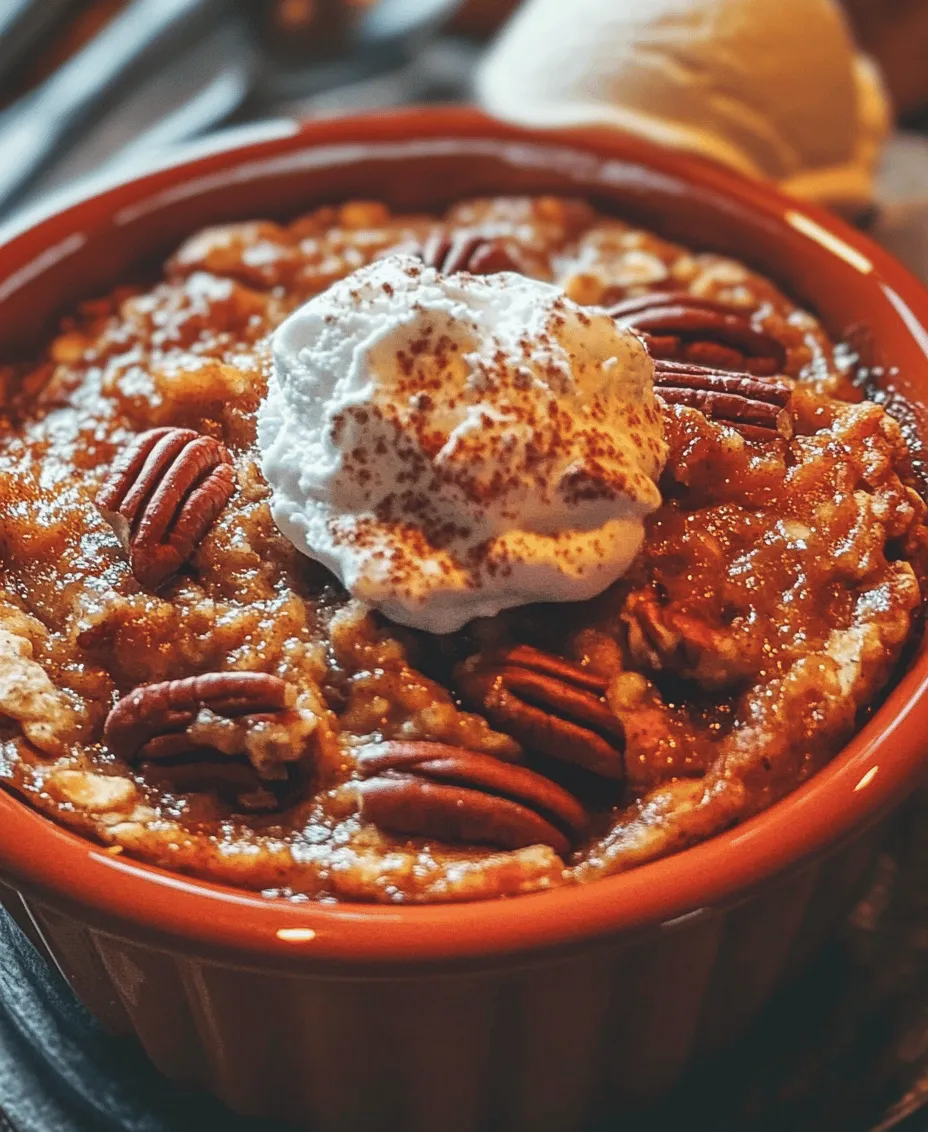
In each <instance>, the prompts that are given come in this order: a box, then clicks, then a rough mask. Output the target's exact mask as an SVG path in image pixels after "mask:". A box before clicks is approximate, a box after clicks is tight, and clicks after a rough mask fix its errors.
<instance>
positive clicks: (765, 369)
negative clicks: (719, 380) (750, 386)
mask: <svg viewBox="0 0 928 1132" xmlns="http://www.w3.org/2000/svg"><path fill="white" fill-rule="evenodd" d="M609 313H610V314H611V315H612V317H613V318H614V319H615V320H616V322H618V323H619V325H620V326H626V327H630V328H632V329H634V330H638V331H640V332H641V333H642V334H644V335H645V336H646V338H647V340H648V350H649V351H650V353H651V356H652V357H654V358H664V359H667V360H670V361H683V362H694V363H695V364H697V365H702V366H709V367H712V368H714V369H724V370H735V371H739V372H742V373H744V372H746V373H752V374H763V375H771V374H776V373H782V372H783V370H784V368H785V366H786V347H785V346H784V345H783V343H782V342H780V341H779V339H777V338H774V337H773V335H772V334H767V333H766V332H765V331H763V330H758V329H757V327H755V326H754V325H753V323H752V322H751V321H750V319H749V318H747V317H745V315H744V314H743V313H742V312H741V311H739V310H736V309H735V308H734V307H729V306H726V305H725V304H724V303H719V302H716V301H715V300H713V299H701V298H699V297H698V296H696V295H688V294H685V293H680V294H678V293H675V292H674V293H670V294H657V293H654V294H650V295H638V296H636V297H635V298H633V299H625V300H624V301H623V302H621V303H617V304H616V305H615V306H613V307H611V308H610V309H609Z"/></svg>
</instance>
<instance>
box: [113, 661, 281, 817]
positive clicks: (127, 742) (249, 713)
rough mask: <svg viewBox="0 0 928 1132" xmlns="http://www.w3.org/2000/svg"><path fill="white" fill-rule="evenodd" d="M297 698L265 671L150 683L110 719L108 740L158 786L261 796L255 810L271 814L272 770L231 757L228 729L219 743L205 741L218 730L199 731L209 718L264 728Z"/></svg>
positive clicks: (125, 698)
mask: <svg viewBox="0 0 928 1132" xmlns="http://www.w3.org/2000/svg"><path fill="white" fill-rule="evenodd" d="M294 699H295V696H294V694H293V689H292V688H291V687H290V686H289V685H288V684H287V683H286V682H285V681H283V680H281V679H280V678H279V677H278V676H271V675H269V674H267V673H265V672H209V673H207V674H206V675H203V676H190V677H188V678H187V679H185V680H165V681H163V682H162V683H159V684H143V685H142V686H141V687H138V688H136V689H134V690H133V691H132V692H130V693H129V694H128V695H126V696H123V698H122V699H121V700H120V701H119V702H118V703H117V704H116V706H115V707H114V708H113V709H112V711H111V712H110V713H109V715H108V716H107V718H106V723H105V724H104V727H103V738H104V740H105V742H106V744H107V745H108V746H109V748H110V750H111V751H112V752H113V753H114V754H115V755H118V756H119V757H120V758H123V759H125V760H126V761H127V762H132V763H140V764H143V765H144V767H145V772H146V778H147V779H148V780H149V781H151V782H153V783H163V784H165V783H166V784H170V785H171V786H172V787H173V788H174V789H175V790H178V791H181V792H185V791H190V790H219V791H221V792H223V793H230V792H231V793H232V794H234V795H236V796H254V798H252V802H253V804H251V805H250V806H249V807H248V808H252V809H256V808H268V806H267V805H264V804H260V800H261V798H262V797H263V798H264V800H265V801H268V800H270V799H272V797H273V796H271V795H270V792H269V791H268V789H267V787H268V781H267V780H268V778H270V777H272V775H271V771H270V769H269V768H267V767H264V768H262V770H263V774H262V773H259V771H258V769H257V768H256V767H255V766H253V765H252V764H251V762H249V760H248V759H247V758H244V757H241V756H240V755H239V753H238V752H237V751H236V752H235V753H232V754H229V753H228V752H227V750H225V749H224V747H225V746H226V744H225V743H224V742H223V740H224V739H225V738H226V736H224V735H223V733H222V730H221V729H216V730H215V731H213V732H212V734H214V735H215V741H214V742H212V743H209V742H208V740H204V736H209V735H210V734H211V731H210V729H209V728H208V727H205V728H204V727H202V726H197V725H198V724H199V722H200V721H201V720H202V718H203V717H204V714H206V715H207V718H212V719H217V718H218V719H219V720H222V719H224V720H227V721H238V722H239V723H241V724H246V725H249V726H253V727H257V726H260V725H261V724H262V723H264V722H267V721H269V720H273V719H275V718H277V717H279V716H280V715H282V713H284V712H286V711H287V710H289V709H290V708H291V706H292V702H293V700H294ZM273 778H274V779H275V780H277V781H280V782H283V781H285V780H286V778H287V774H286V769H285V768H284V767H283V766H282V765H281V766H279V767H277V768H276V773H274V774H273ZM255 798H257V799H258V804H254V802H255ZM273 802H276V799H273ZM273 802H271V804H273Z"/></svg>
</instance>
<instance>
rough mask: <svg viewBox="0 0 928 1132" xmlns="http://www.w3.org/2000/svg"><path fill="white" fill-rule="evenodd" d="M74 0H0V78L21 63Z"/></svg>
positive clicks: (4, 77)
mask: <svg viewBox="0 0 928 1132" xmlns="http://www.w3.org/2000/svg"><path fill="white" fill-rule="evenodd" d="M73 7H74V0H3V3H2V4H0V79H3V80H5V79H6V78H7V77H8V76H9V74H10V73H11V72H12V71H15V70H16V69H17V68H18V67H21V66H22V64H23V63H25V62H26V61H27V60H28V59H29V56H30V55H31V54H32V52H34V51H35V50H36V48H37V47H38V46H39V44H40V43H41V42H42V39H43V37H44V36H46V35H47V34H48V32H49V31H50V30H51V29H52V28H53V27H54V26H55V25H56V24H57V23H58V21H59V20H60V19H61V18H62V16H64V15H65V14H66V13H67V12H68V10H69V9H71V8H73Z"/></svg>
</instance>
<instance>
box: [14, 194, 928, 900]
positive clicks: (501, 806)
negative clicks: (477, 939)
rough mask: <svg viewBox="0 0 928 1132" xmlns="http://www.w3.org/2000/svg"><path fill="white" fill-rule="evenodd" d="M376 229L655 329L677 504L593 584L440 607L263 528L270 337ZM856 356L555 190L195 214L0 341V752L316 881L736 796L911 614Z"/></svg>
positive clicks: (595, 852) (673, 837) (886, 432)
mask: <svg viewBox="0 0 928 1132" xmlns="http://www.w3.org/2000/svg"><path fill="white" fill-rule="evenodd" d="M397 249H400V250H403V251H406V252H408V251H409V250H410V249H419V250H420V252H419V254H420V255H421V258H423V259H424V260H425V261H426V262H427V263H431V264H432V265H433V266H437V267H439V268H440V269H441V270H445V271H454V270H461V269H467V270H469V271H472V272H476V273H479V274H487V273H491V272H496V271H499V270H516V271H519V272H521V273H523V274H525V275H527V276H531V277H533V278H536V279H539V280H544V281H551V282H554V283H556V284H557V285H558V286H559V287H561V288H562V289H563V291H564V292H565V294H566V295H567V296H568V297H569V298H570V299H572V300H573V301H574V302H578V303H581V304H584V305H587V306H596V307H603V308H606V309H608V310H610V311H611V312H612V314H613V317H615V318H616V319H617V320H622V322H623V325H633V326H634V327H635V328H636V329H637V330H638V331H639V332H640V333H641V334H642V335H644V336H645V340H646V342H647V344H648V347H649V350H650V351H651V353H652V355H653V356H654V357H655V358H657V359H658V362H657V376H656V382H655V385H656V391H657V393H658V394H659V395H662V399H663V401H664V413H665V439H666V441H667V444H668V446H669V457H668V460H667V464H666V468H665V471H664V474H663V477H662V479H661V483H660V490H661V495H662V499H663V503H662V505H661V506H660V508H659V509H658V510H657V511H656V512H655V513H654V514H653V515H652V516H651V517H650V518H649V519H648V520H647V525H646V538H645V543H644V546H643V548H642V550H641V552H640V553H639V555H638V556H637V558H636V559H635V561H634V563H633V565H632V567H631V569H630V570H629V572H628V573H627V574H626V575H625V576H624V577H622V578H621V579H620V580H619V581H618V582H617V583H615V584H614V585H613V586H612V587H611V588H609V589H608V590H607V591H606V592H604V593H603V594H601V595H600V596H599V597H597V598H594V599H592V600H590V601H584V602H579V603H571V604H567V603H560V604H553V605H535V606H528V607H523V608H521V609H517V610H514V611H510V612H507V613H503V614H500V615H498V616H496V617H493V618H488V619H484V620H478V621H476V622H474V623H472V624H471V625H469V626H468V627H467V628H465V629H464V630H462V631H460V632H458V633H453V634H448V635H445V636H435V635H432V634H428V633H423V632H419V631H416V630H412V629H404V628H400V627H398V626H396V625H394V624H392V623H391V622H390V621H388V620H387V619H385V618H383V617H381V616H379V615H376V614H372V613H371V612H370V611H369V610H368V609H366V608H365V607H364V606H363V605H361V604H360V603H358V602H356V601H353V600H351V599H350V598H348V597H347V595H346V594H345V593H344V591H343V590H341V588H340V587H339V585H338V584H337V583H336V582H335V580H334V579H333V577H332V576H331V575H330V574H329V573H328V572H327V571H326V570H325V569H323V568H322V567H321V566H319V565H317V564H315V563H313V562H312V561H310V560H309V559H307V558H305V557H304V556H303V555H301V554H300V553H299V552H298V551H296V550H295V549H294V547H293V546H292V545H291V543H290V542H289V541H288V540H287V539H285V538H284V537H283V536H282V535H281V534H280V533H279V531H278V530H277V528H276V527H275V525H274V523H273V521H272V519H271V515H270V508H269V490H268V486H267V484H266V482H265V481H264V478H263V476H262V474H261V472H260V470H259V464H258V459H257V454H256V424H255V418H256V413H257V410H258V407H259V405H260V403H261V401H262V399H263V398H264V396H265V394H266V391H267V374H268V362H269V351H268V342H267V340H268V336H269V334H270V332H271V331H272V330H274V328H275V327H277V326H278V325H280V323H281V322H282V321H283V320H284V318H285V317H286V316H287V315H288V314H289V313H290V312H291V311H292V310H294V309H295V308H296V307H297V306H298V305H300V304H301V303H302V302H304V301H305V300H306V299H308V298H309V297H311V296H313V295H316V294H318V293H320V292H322V291H323V290H324V289H326V288H327V287H329V286H330V285H331V284H332V283H333V282H335V281H337V280H339V279H342V278H343V277H345V276H347V275H348V274H349V273H350V272H352V271H354V270H355V269H357V268H358V267H360V266H362V265H364V264H366V263H369V262H372V261H373V260H375V259H376V258H378V257H381V256H383V255H385V254H387V253H389V252H391V251H393V250H397ZM841 357H842V355H841V354H840V353H836V351H835V348H834V346H833V344H832V343H831V342H830V341H829V339H828V337H827V336H826V334H825V333H824V332H823V330H822V328H821V327H820V326H819V325H818V323H817V322H816V321H815V319H814V318H812V317H811V316H810V315H809V314H807V313H805V312H803V311H800V310H798V309H797V308H796V307H795V306H794V305H793V304H792V303H790V302H789V301H788V300H787V299H786V298H785V297H784V296H783V295H782V294H780V293H779V292H778V291H777V290H776V289H775V288H774V287H773V285H772V284H770V283H769V282H768V281H766V280H764V279H763V278H761V277H759V276H757V275H756V274H753V273H751V272H749V271H748V270H747V269H746V268H744V267H742V266H741V265H739V264H737V263H735V262H733V261H731V260H729V259H725V258H722V257H719V256H715V255H709V254H696V253H693V252H690V251H687V250H686V249H684V248H681V247H678V246H675V245H672V244H669V243H666V242H664V241H662V240H660V239H659V238H657V237H656V236H654V235H652V234H650V233H647V232H642V231H639V230H636V229H634V228H632V227H630V226H629V225H627V224H624V223H622V222H621V221H618V220H614V219H611V218H608V217H605V216H602V215H600V214H597V213H596V212H594V211H593V210H592V209H591V208H589V207H588V206H586V205H585V204H582V203H580V202H576V201H565V200H559V199H549V198H536V199H514V198H505V199H498V200H477V201H468V202H464V203H462V204H460V205H458V206H456V207H454V208H453V209H451V210H450V211H449V213H448V214H447V215H446V216H444V217H443V218H441V219H440V220H436V219H435V218H434V217H429V216H393V215H391V214H390V213H388V211H387V210H386V209H385V208H383V207H382V206H380V205H377V204H371V203H366V202H355V203H352V204H348V205H346V206H344V207H342V208H340V209H322V210H318V211H316V212H315V213H312V214H311V215H309V216H307V217H303V218H301V219H299V220H297V221H295V222H294V223H292V224H290V225H288V226H285V227H284V226H278V225H276V224H271V223H267V222H256V223H251V224H240V225H235V226H231V227H224V228H220V229H211V230H208V231H206V232H203V233H200V234H199V235H197V236H195V237H194V238H193V239H191V240H190V241H188V242H187V243H186V244H185V245H184V246H183V247H182V248H181V249H180V250H179V251H178V252H177V254H176V255H175V256H174V257H173V258H172V259H171V260H170V261H169V262H168V264H167V266H166V269H165V272H164V277H163V278H162V279H161V280H160V281H159V282H157V283H155V284H154V285H152V286H138V287H129V286H127V287H122V288H119V289H117V290H116V291H114V292H113V293H112V294H111V295H109V296H107V297H106V298H103V299H99V300H93V301H91V302H88V303H85V304H83V305H82V306H81V307H80V308H79V309H78V311H77V312H76V314H75V315H73V316H72V317H71V318H69V319H67V320H66V321H65V323H64V325H63V327H62V329H61V332H60V333H59V334H58V335H57V337H55V339H54V340H53V341H52V342H51V343H50V344H49V346H48V349H47V350H46V352H45V354H44V355H43V357H42V358H41V359H40V360H39V361H38V362H36V363H34V364H32V365H28V366H19V365H17V366H7V367H0V412H2V414H3V423H2V428H0V433H2V438H0V777H2V779H3V781H4V782H5V783H6V784H7V785H8V786H9V787H10V788H12V789H14V790H16V791H18V792H19V793H20V794H21V795H22V796H24V797H25V798H27V799H28V800H29V801H30V802H31V803H32V804H33V805H35V806H36V807H38V808H39V809H41V810H42V811H44V812H46V813H48V814H50V815H51V816H53V817H54V818H56V819H57V820H59V821H61V822H64V823H65V824H67V825H70V826H71V827H73V828H75V829H77V830H80V831H82V832H83V833H85V834H86V835H88V836H91V837H94V838H96V839H97V840H99V841H101V842H103V843H104V844H106V845H109V846H111V847H112V848H113V850H114V851H116V852H126V853H128V854H131V855H133V856H136V857H138V858H140V859H143V860H146V861H149V862H152V863H155V864H158V865H162V866H165V867H168V868H171V869H175V870H180V871H184V872H187V873H191V874H195V875H198V876H202V877H206V878H209V879H213V880H219V881H224V882H228V883H231V884H234V885H240V886H243V887H246V888H249V889H253V890H261V891H265V892H268V893H270V894H277V895H283V896H300V897H312V898H318V899H341V900H355V899H359V900H381V901H428V900H464V899H476V898H483V897H491V896H499V895H511V894H516V893H520V892H527V891H533V890H538V889H543V888H547V887H550V886H553V885H560V884H568V883H576V882H580V881H586V880H592V879H595V878H597V877H600V876H603V875H608V874H611V873H615V872H618V871H621V870H623V869H628V868H631V867H633V866H635V865H637V864H640V863H642V862H644V861H647V860H650V859H653V858H655V857H658V856H661V855H665V854H667V853H670V852H673V851H675V850H677V849H680V848H683V847H685V846H687V845H690V844H692V843H694V842H696V841H698V840H700V839H703V838H705V837H708V836H711V835H712V834H714V833H716V832H718V831H720V830H722V829H724V828H727V827H729V826H731V825H732V824H734V823H736V822H738V821H741V820H744V819H745V818H746V817H748V816H750V815H751V814H753V813H755V812H757V811H758V810H760V809H762V808H764V807H765V806H767V805H769V804H770V803H772V802H773V801H775V800H776V799H777V798H779V797H782V796H783V794H785V793H786V792H788V791H789V790H791V789H793V788H795V787H796V786H797V785H798V784H799V783H801V782H803V781H804V780H805V779H807V778H808V777H809V775H811V774H813V773H814V772H815V771H816V770H817V769H818V768H819V767H821V766H822V765H823V764H824V763H825V762H826V761H827V760H828V759H830V758H831V757H832V756H833V755H834V754H835V753H836V752H837V751H838V750H839V749H840V747H841V745H842V744H843V743H845V742H846V741H847V739H848V738H849V737H850V736H851V735H852V734H853V732H854V730H855V729H856V728H857V727H858V726H859V725H860V723H861V720H862V719H863V718H864V717H865V715H866V713H867V712H868V711H869V710H870V709H871V708H872V706H873V705H874V704H875V702H877V700H878V699H879V697H880V695H881V693H882V692H883V690H884V689H885V687H886V686H887V683H888V682H889V681H890V680H891V678H892V675H893V672H894V670H895V669H896V667H897V666H898V664H899V663H900V658H902V656H903V653H904V650H905V648H906V646H907V644H908V643H909V642H910V641H911V640H912V638H913V634H914V633H915V632H916V630H917V628H918V621H919V616H920V611H921V607H922V601H923V591H924V577H925V573H926V572H925V561H926V537H925V506H924V504H923V502H922V499H921V497H920V495H919V493H918V491H917V490H916V487H917V485H916V481H915V477H914V475H913V471H912V459H911V453H910V451H909V449H908V447H907V444H906V441H905V439H904V437H903V435H902V432H901V430H900V427H899V425H898V424H897V423H896V420H895V419H894V418H893V417H892V416H890V415H888V413H887V412H886V411H884V409H883V408H882V407H881V406H880V405H879V404H876V403H874V402H872V401H869V400H867V399H865V397H864V395H863V392H862V391H861V390H860V389H859V388H858V387H857V386H856V385H855V384H854V382H853V381H852V379H851V376H850V374H849V373H848V371H847V368H846V366H845V365H844V364H843V363H842V362H841V360H840V359H841ZM707 375H708V376H707ZM662 391H663V392H662ZM424 392H425V393H426V395H427V394H428V391H427V390H426V391H424Z"/></svg>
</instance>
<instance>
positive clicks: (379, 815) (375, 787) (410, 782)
mask: <svg viewBox="0 0 928 1132" xmlns="http://www.w3.org/2000/svg"><path fill="white" fill-rule="evenodd" d="M358 769H359V770H360V772H361V774H362V775H363V776H364V779H365V781H362V782H361V783H360V784H359V786H358V789H359V791H360V794H361V812H362V813H363V814H364V815H365V816H366V817H367V818H368V819H369V820H370V821H372V822H373V823H374V824H375V825H378V826H380V827H381V828H382V829H386V830H389V831H390V832H392V833H402V834H408V835H410V836H420V837H435V838H438V839H439V840H441V841H447V842H465V843H468V844H479V845H493V846H495V847H497V848H499V849H521V848H523V847H525V846H527V845H539V844H541V845H550V846H551V848H552V849H554V851H555V852H556V853H559V854H560V855H561V856H565V855H566V854H567V853H568V852H569V851H570V847H571V845H572V844H573V843H574V842H576V841H577V839H578V838H579V837H580V836H581V835H582V834H583V832H584V830H585V829H586V825H587V816H586V812H585V811H584V809H583V807H582V806H581V805H580V803H579V802H578V801H577V800H576V798H574V797H573V795H571V794H568V793H567V791H566V790H564V789H562V788H561V787H560V786H557V785H556V784H555V783H553V782H551V781H550V779H547V778H544V777H542V776H541V775H540V774H536V773H535V772H534V771H532V770H528V769H527V768H526V767H521V766H513V765H512V764H511V763H505V762H501V761H500V760H499V759H494V758H493V757H492V756H490V755H484V754H478V753H477V752H475V751H468V750H464V749H462V748H461V747H451V746H448V745H447V744H445V743H429V742H403V741H395V742H389V743H380V744H377V745H376V746H372V747H369V748H367V749H365V750H364V751H362V752H361V755H360V757H359V759H358Z"/></svg>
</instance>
